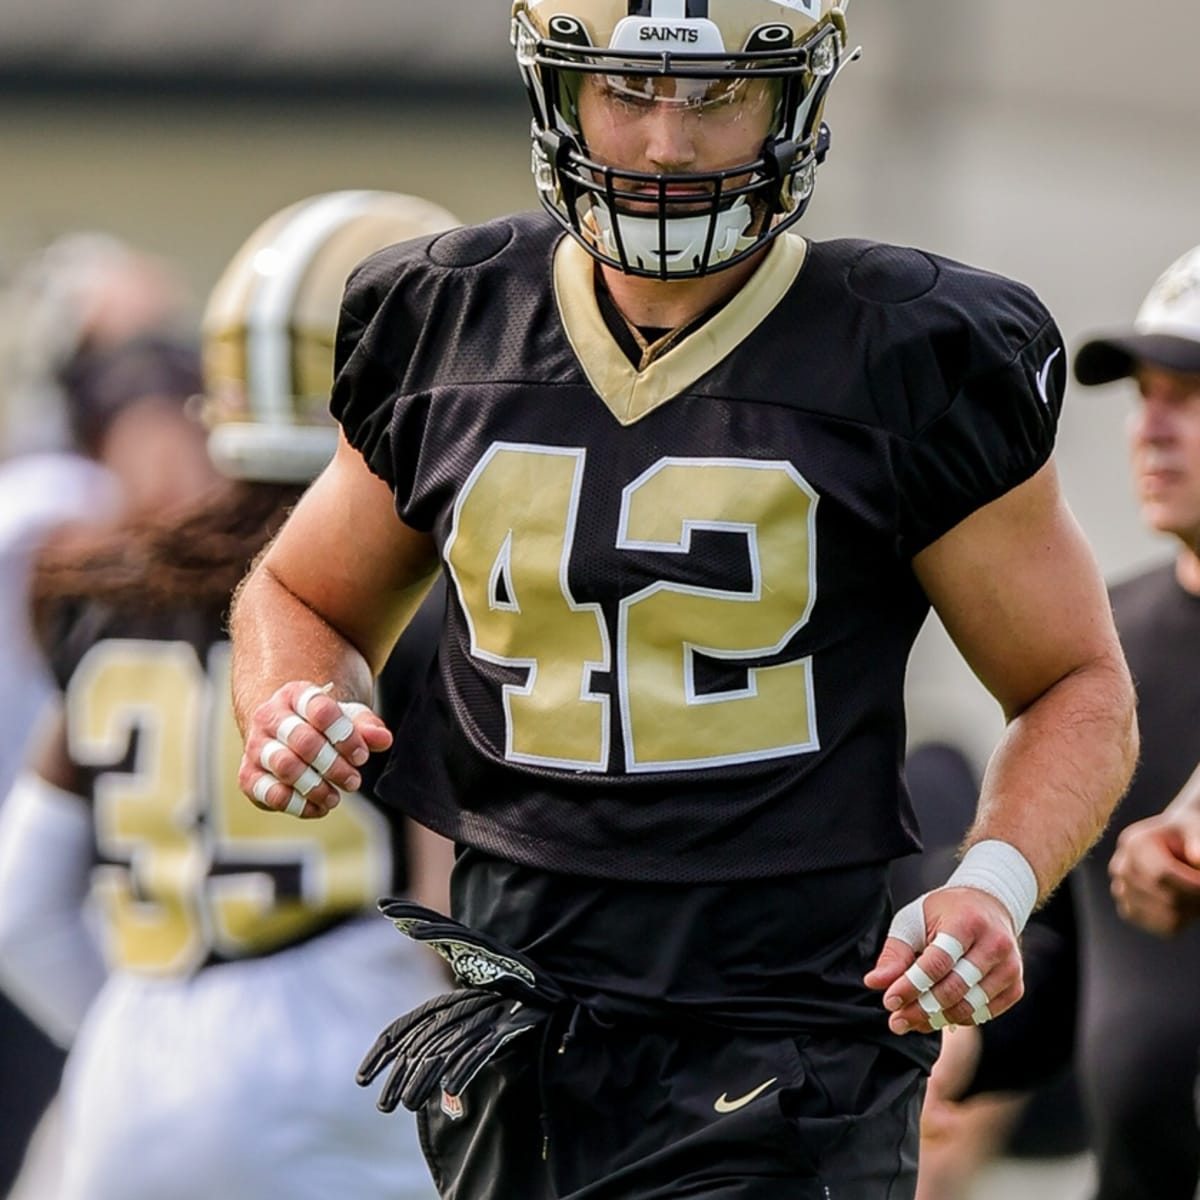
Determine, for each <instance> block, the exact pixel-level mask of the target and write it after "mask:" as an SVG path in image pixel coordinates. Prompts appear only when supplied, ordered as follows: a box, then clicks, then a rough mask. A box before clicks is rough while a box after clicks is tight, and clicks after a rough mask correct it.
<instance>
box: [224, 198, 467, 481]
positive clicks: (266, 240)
mask: <svg viewBox="0 0 1200 1200" xmlns="http://www.w3.org/2000/svg"><path fill="white" fill-rule="evenodd" d="M458 224H460V222H459V221H458V220H457V218H455V217H453V216H451V214H450V213H448V212H447V211H446V210H445V209H443V208H441V207H439V206H438V205H436V204H432V203H430V202H429V201H427V200H422V199H420V198H418V197H416V196H406V195H400V194H398V193H394V192H378V191H345V192H330V193H327V194H324V195H320V196H314V197H311V198H310V199H307V200H302V201H300V202H299V203H297V204H293V205H290V206H289V207H287V208H285V209H283V210H282V211H281V212H278V213H276V214H275V215H274V216H272V217H269V218H268V219H267V220H266V221H265V222H263V224H262V225H260V226H259V227H258V229H256V230H255V231H254V233H252V234H251V235H250V238H249V240H248V241H247V242H246V243H245V244H244V245H243V246H242V248H241V249H240V250H239V251H238V252H237V254H236V255H234V257H233V260H232V261H231V262H230V263H229V265H228V266H227V267H226V268H225V271H224V273H223V274H222V275H221V278H220V279H219V280H218V281H217V285H216V287H214V288H213V291H212V294H211V295H210V296H209V299H208V304H207V306H206V308H205V312H204V319H203V323H202V334H203V343H204V344H203V351H204V382H205V421H206V423H207V425H208V427H209V431H210V432H209V441H208V446H209V454H210V455H211V457H212V459H213V462H214V463H215V464H216V465H217V467H218V469H219V470H220V471H221V472H222V473H223V474H225V475H227V476H229V477H230V478H233V479H247V480H257V481H260V482H265V483H307V482H308V481H310V480H312V479H315V478H316V476H317V475H319V474H320V472H321V471H322V469H323V468H324V467H325V465H326V464H327V463H328V462H329V460H330V459H331V458H332V457H333V452H334V449H335V447H336V445H337V427H336V425H335V424H334V421H333V418H332V417H331V416H330V414H329V392H330V389H331V388H332V386H333V355H334V339H335V335H336V333H337V322H338V313H339V310H340V307H341V300H342V291H343V289H344V287H345V284H346V279H347V277H348V276H349V275H350V272H351V271H352V270H353V269H354V268H355V267H356V266H357V265H358V264H359V263H360V262H362V260H363V259H364V258H367V257H368V256H369V255H371V254H373V253H374V252H375V251H377V250H382V249H384V248H385V247H386V246H390V245H393V244H394V243H396V242H402V241H406V240H407V239H409V238H415V237H421V236H422V235H425V234H432V233H440V232H442V231H443V230H446V229H451V228H454V227H455V226H457V225H458Z"/></svg>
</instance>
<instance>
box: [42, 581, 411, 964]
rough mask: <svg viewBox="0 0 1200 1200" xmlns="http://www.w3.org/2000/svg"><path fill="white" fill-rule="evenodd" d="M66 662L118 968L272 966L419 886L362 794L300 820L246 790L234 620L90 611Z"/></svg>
mask: <svg viewBox="0 0 1200 1200" xmlns="http://www.w3.org/2000/svg"><path fill="white" fill-rule="evenodd" d="M66 619H67V618H66V616H64V620H66ZM53 658H54V662H53V666H54V670H55V673H56V675H57V677H58V680H59V683H60V686H61V687H62V691H63V697H64V715H65V722H66V724H65V730H66V737H67V750H68V754H69V757H70V760H71V763H72V765H73V767H74V769H75V773H76V786H75V790H77V791H78V792H79V793H80V794H81V795H82V796H84V797H85V798H86V799H87V800H88V801H89V803H90V804H91V807H92V812H93V823H94V831H95V843H96V855H97V865H96V867H95V868H94V871H93V876H92V889H91V890H92V897H93V899H94V901H95V907H96V912H97V916H98V918H99V926H100V931H101V933H102V935H103V941H104V946H105V951H106V954H107V957H108V959H109V961H110V962H111V963H112V964H113V965H114V966H118V967H120V968H123V969H126V970H130V971H136V972H140V973H146V974H159V975H181V974H186V973H189V972H191V971H194V970H195V969H197V968H199V967H203V966H206V965H208V964H210V963H214V962H221V961H227V960H232V959H243V958H253V957H258V956H261V955H264V954H268V953H271V952H273V951H276V950H279V949H282V948H284V947H286V946H290V945H294V944H296V943H297V942H300V941H303V940H305V939H307V938H309V937H311V936H313V935H314V934H318V933H320V932H322V931H323V930H325V929H328V928H330V927H331V926H333V925H336V924H338V923H340V922H341V921H343V920H345V919H347V918H349V917H354V916H358V915H360V914H362V913H363V912H364V911H368V910H369V911H373V910H374V905H375V901H376V898H377V897H378V896H379V895H381V894H384V893H393V892H395V891H397V890H399V889H402V888H403V886H404V882H405V860H404V842H403V826H402V823H401V822H400V821H399V820H398V819H397V818H396V816H395V814H389V813H385V812H382V811H380V810H379V809H377V808H376V807H375V806H373V805H372V804H370V803H368V802H367V800H366V799H364V798H363V797H362V796H346V797H345V798H344V800H343V802H342V804H340V805H339V806H338V808H337V809H336V810H335V811H334V812H333V813H331V814H330V816H329V817H327V818H325V819H324V820H321V821H297V820H294V819H291V818H287V817H281V816H280V815H279V814H277V813H265V812H262V811H260V810H259V809H257V808H255V807H254V806H253V805H252V804H251V803H250V802H249V801H248V800H247V799H246V797H245V796H244V795H243V794H242V793H241V791H240V789H239V787H238V779H237V775H238V765H239V762H240V759H241V755H242V739H241V735H240V734H239V732H238V730H237V726H236V724H235V723H234V718H233V710H232V705H231V703H230V699H229V697H230V683H229V667H230V646H229V643H228V641H227V640H226V639H225V637H224V634H223V632H222V629H221V621H220V617H219V615H217V614H205V613H201V612H174V613H159V614H158V615H152V614H137V615H133V614H122V613H119V612H115V611H112V610H110V609H108V608H106V607H102V606H100V605H98V604H89V605H86V606H84V607H83V608H82V610H81V611H79V612H77V613H75V614H74V615H73V616H71V617H70V619H69V624H68V628H67V632H66V633H65V636H63V637H61V638H59V639H57V641H56V650H55V652H54V655H53Z"/></svg>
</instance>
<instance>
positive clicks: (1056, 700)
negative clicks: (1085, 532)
mask: <svg viewBox="0 0 1200 1200" xmlns="http://www.w3.org/2000/svg"><path fill="white" fill-rule="evenodd" d="M846 37H847V33H846V17H845V10H844V6H843V5H842V4H841V3H838V2H835V0H517V3H516V5H515V8H514V14H513V40H514V44H515V47H516V54H517V60H518V63H519V64H520V69H521V72H522V74H523V77H524V80H525V83H526V85H527V87H528V90H529V95H530V99H531V101H532V105H533V113H534V119H533V146H534V173H535V178H536V183H537V187H538V191H539V195H540V198H541V201H542V207H543V210H544V211H543V212H541V213H537V214H534V215H521V216H513V217H506V218H504V219H501V220H496V221H493V222H491V223H490V224H486V225H483V226H481V227H478V228H470V229H464V230H460V231H457V232H453V233H449V234H446V235H442V236H437V237H432V238H426V239H423V240H421V241H418V242H414V243H410V244H409V245H406V246H402V247H399V248H396V249H393V250H391V251H388V252H386V253H384V254H382V255H377V256H376V257H375V258H373V259H372V260H371V261H370V262H369V263H367V264H366V265H364V266H363V267H362V268H361V269H360V270H358V271H357V272H356V273H355V274H354V276H353V277H352V278H351V280H350V283H349V286H348V289H347V293H346V297H345V302H344V307H343V314H342V321H341V325H340V329H339V335H338V347H337V363H338V371H337V380H336V383H335V385H334V391H333V397H332V408H333V411H334V413H335V415H336V417H337V419H338V421H339V423H340V425H341V428H342V433H343V435H344V436H343V439H342V441H341V442H340V444H339V447H338V451H337V454H336V456H335V459H334V462H333V464H332V465H331V467H330V468H329V469H328V470H327V471H326V472H325V473H324V474H323V475H322V476H321V478H320V479H319V480H318V481H317V483H316V484H315V486H314V488H313V489H312V490H311V491H310V492H309V493H308V494H307V495H306V496H305V498H304V499H303V501H302V502H301V503H300V505H299V506H298V507H297V508H296V510H295V512H294V513H293V514H292V516H291V518H290V519H289V521H288V522H287V524H286V526H285V527H284V529H283V531H282V533H281V535H280V537H279V538H278V539H277V541H276V542H275V543H274V544H273V546H272V548H271V549H270V551H269V552H268V553H267V555H266V556H265V557H264V558H263V559H262V561H261V562H260V563H259V565H258V568H257V570H256V571H255V572H254V573H253V575H252V576H251V577H250V579H249V581H248V583H247V584H246V586H245V588H244V589H243V590H242V592H241V595H240V601H239V603H238V605H237V606H236V607H235V612H234V624H233V629H234V655H235V660H234V694H235V707H236V709H237V712H238V715H239V719H240V721H241V722H242V727H243V730H244V733H245V735H246V754H245V756H244V758H243V762H242V768H241V781H242V786H243V789H244V790H245V791H246V792H247V794H248V795H251V796H252V797H253V798H254V800H255V801H256V803H258V804H259V805H260V806H263V807H267V808H271V809H276V810H283V809H287V810H290V811H292V812H299V813H301V814H302V815H303V816H304V817H305V818H307V819H316V818H320V817H323V816H325V815H326V814H327V813H328V812H329V811H330V809H331V808H332V807H333V805H334V804H335V802H336V801H337V797H338V790H337V789H339V788H345V787H347V786H350V785H352V783H353V781H354V780H355V778H356V775H357V771H358V764H359V763H360V762H361V761H362V760H363V759H364V758H365V756H366V755H367V753H368V751H370V750H373V749H382V748H384V747H387V746H389V745H390V746H391V758H390V765H389V770H388V774H387V776H386V777H385V779H384V781H383V782H382V784H381V787H382V788H383V789H384V791H385V792H388V793H389V794H390V795H391V796H392V797H394V799H395V800H396V802H397V803H400V804H402V805H404V806H405V807H406V809H407V811H409V812H410V813H411V814H412V815H413V816H414V817H415V818H416V819H417V820H418V821H420V822H422V823H424V824H426V825H428V826H429V827H430V828H432V829H435V830H437V831H439V832H441V833H443V834H445V835H446V836H448V837H451V838H453V839H455V841H456V842H457V843H458V844H459V846H460V850H459V853H458V858H457V862H456V866H455V876H454V886H453V903H454V913H455V917H456V918H457V920H455V921H447V920H444V919H440V918H438V917H437V916H436V915H434V914H430V913H426V912H422V911H421V910H420V909H418V908H416V907H414V906H412V905H411V904H406V903H404V902H402V901H397V902H393V903H389V904H386V905H385V909H386V911H387V913H388V915H390V916H391V917H392V919H393V920H394V921H395V923H396V924H397V926H398V927H399V928H400V929H401V931H402V932H404V933H406V934H408V935H409V936H411V937H413V938H415V939H416V940H419V941H423V942H427V943H429V944H430V945H432V946H434V947H435V948H437V949H438V950H440V951H441V952H442V953H443V954H444V955H445V956H446V957H447V958H448V959H449V960H450V961H451V962H452V963H453V964H454V968H455V972H456V975H457V976H458V978H459V980H460V982H462V983H464V984H465V985H467V986H466V987H465V988H463V989H461V990H460V991H458V992H455V993H450V994H449V995H447V996H445V997H442V998H439V999H437V1000H435V1001H432V1002H430V1003H429V1004H428V1005H425V1006H422V1007H421V1008H419V1009H417V1010H415V1011H414V1012H412V1013H409V1014H407V1015H405V1016H403V1017H401V1018H399V1019H398V1020H397V1021H396V1022H394V1023H393V1025H391V1026H390V1027H388V1028H387V1029H386V1030H385V1031H384V1033H383V1034H382V1035H381V1037H380V1038H379V1040H378V1041H377V1043H376V1045H375V1047H374V1048H373V1049H372V1050H371V1052H370V1053H369V1054H368V1056H367V1058H366V1060H365V1061H364V1064H363V1067H362V1070H361V1076H362V1079H363V1080H364V1082H370V1081H371V1080H372V1079H374V1078H375V1077H377V1076H378V1075H380V1074H381V1073H384V1072H386V1073H387V1080H386V1082H385V1084H384V1085H383V1091H382V1093H381V1096H380V1103H381V1104H382V1106H383V1107H385V1108H388V1107H394V1106H396V1105H397V1104H404V1105H405V1106H406V1107H409V1108H411V1109H414V1110H416V1111H417V1112H418V1113H419V1121H420V1123H421V1126H422V1128H423V1130H424V1137H423V1144H424V1147H425V1149H426V1153H427V1156H428V1158H429V1161H430V1164H431V1167H432V1170H433V1174H434V1177H435V1180H436V1181H437V1184H438V1187H439V1190H440V1192H441V1194H442V1195H443V1196H444V1197H448V1198H451V1197H452V1198H454V1200H466V1198H467V1197H470V1198H471V1200H480V1198H486V1200H491V1198H495V1200H501V1198H504V1200H510V1198H511V1197H514V1196H520V1197H522V1200H526V1198H542V1197H547V1198H548V1197H571V1198H572V1200H601V1198H609V1197H612V1198H617V1197H621V1198H628V1197H637V1198H638V1200H658V1198H659V1197H663V1198H665V1197H668V1196H669V1197H679V1196H689V1197H697V1198H698V1197H705V1198H709V1200H717V1197H721V1198H722V1200H734V1198H735V1197H736V1198H738V1200H750V1198H756V1200H757V1198H759V1197H772V1198H774V1197H778V1196H781V1195H783V1196H788V1197H791V1198H808V1197H813V1198H815V1197H828V1196H841V1197H872V1198H877V1197H881V1196H884V1195H889V1196H892V1197H899V1196H910V1195H911V1194H912V1188H913V1182H914V1177H915V1150H916V1132H917V1121H916V1114H917V1111H918V1109H919V1106H920V1102H921V1095H922V1089H923V1080H924V1076H925V1072H926V1070H927V1068H928V1065H929V1062H930V1059H931V1057H932V1054H933V1051H934V1048H935V1047H934V1046H933V1045H931V1041H932V1039H929V1038H926V1037H923V1036H920V1035H921V1034H924V1033H927V1032H928V1031H929V1030H930V1029H931V1028H943V1027H945V1026H946V1025H947V1024H971V1023H979V1022H982V1021H986V1020H988V1019H989V1018H990V1017H992V1016H998V1015H1000V1014H1001V1013H1003V1012H1004V1011H1005V1010H1006V1009H1008V1008H1009V1007H1011V1006H1012V1005H1013V1004H1014V1003H1016V1001H1017V1000H1018V999H1019V997H1020V994H1021V966H1020V955H1019V950H1018V945H1017V938H1018V935H1019V934H1020V931H1021V928H1022V926H1023V924H1024V922H1025V920H1026V918H1027V917H1028V915H1029V913H1030V911H1031V910H1032V909H1033V907H1034V906H1035V905H1036V904H1037V903H1038V902H1039V901H1040V900H1041V899H1042V898H1043V897H1045V896H1046V895H1047V894H1048V893H1049V892H1050V891H1051V890H1052V889H1053V888H1054V887H1055V885H1056V884H1057V882H1058V881H1059V879H1060V878H1061V876H1062V874H1063V873H1064V872H1065V871H1066V870H1067V868H1068V867H1069V866H1070V865H1071V863H1072V862H1074V861H1075V859H1076V857H1077V856H1078V855H1079V854H1080V853H1081V852H1082V851H1083V849H1084V848H1085V847H1086V846H1087V845H1088V844H1089V843H1090V842H1091V840H1092V839H1093V838H1094V837H1095V836H1096V833H1097V831H1098V830H1099V829H1100V828H1101V826H1102V825H1103V823H1104V821H1105V819H1106V817H1107V815H1108V813H1109V811H1110V810H1111V808H1112V806H1113V804H1114V802H1115V800H1116V798H1117V796H1118V795H1119V794H1120V793H1121V791H1122V789H1123V788H1124V786H1125V784H1126V781H1127V779H1128V776H1129V772H1130V768H1131V764H1132V761H1133V757H1134V753H1135V742H1136V734H1135V732H1134V722H1133V716H1132V691H1131V686H1130V681H1129V677H1128V673H1127V671H1126V668H1125V665H1124V662H1123V660H1122V658H1121V654H1120V651H1119V649H1118V647H1117V644H1116V639H1115V636H1114V633H1113V629H1112V623H1111V620H1110V617H1109V614H1108V608H1107V604H1106V600H1105V595H1104V589H1103V585H1102V583H1101V581H1100V579H1099V577H1098V574H1097V570H1096V566H1095V563H1094V561H1093V557H1092V555H1091V553H1090V550H1089V548H1088V546H1087V545H1086V543H1085V542H1084V540H1083V537H1082V535H1081V533H1080V531H1079V530H1078V528H1077V526H1076V525H1075V523H1074V521H1073V519H1072V517H1071V515H1070V513H1069V512H1068V510H1067V507H1066V505H1065V503H1064V501H1063V499H1062V497H1061V495H1060V492H1059V488H1058V484H1057V481H1056V476H1055V471H1054V467H1053V465H1052V462H1051V451H1052V447H1053V440H1054V431H1055V425H1056V420H1057V416H1058V411H1059V406H1060V402H1061V396H1062V390H1063V384H1064V362H1063V348H1062V342H1061V340H1060V337H1059V334H1058V331H1057V329H1056V328H1055V325H1054V322H1053V321H1052V319H1051V318H1050V316H1049V315H1048V314H1047V312H1046V310H1045V309H1044V308H1043V306H1042V305H1041V304H1040V303H1039V301H1038V300H1037V298H1036V297H1035V296H1034V295H1033V294H1032V293H1031V292H1030V291H1029V289H1027V288H1025V287H1023V286H1021V285H1019V284H1017V283H1013V282H1011V281H1009V280H1007V279H1003V278H1000V277H997V276H994V275H991V274H988V273H986V272H983V271H980V270H977V269H974V268H971V267H967V266H964V265H962V264H959V263H955V262H952V261H949V260H947V259H944V258H941V257H939V256H937V255H934V254H928V253H924V252H921V251H917V250H907V249H901V248H898V247H893V246H885V245H878V244H874V243H870V242H865V241H835V242H825V243H818V242H813V241H810V240H807V239H805V238H803V237H802V236H800V235H799V234H798V233H797V232H796V231H795V226H796V223H797V221H798V219H799V218H800V216H801V215H802V213H803V212H804V209H805V205H806V204H807V202H808V199H809V196H810V194H811V192H812V188H813V184H814V180H815V175H816V171H817V167H818V164H819V163H820V161H821V159H822V158H823V157H824V155H825V152H826V149H827V146H828V142H829V138H828V133H827V131H826V129H825V126H824V123H823V112H824V107H825V101H826V99H827V94H828V90H829V87H830V85H831V83H832V81H833V80H834V78H835V77H836V76H837V74H838V72H839V71H840V69H841V67H842V66H843V64H844V63H846V62H847V61H848V60H849V58H850V57H851V52H850V51H849V49H848V43H847V41H846ZM439 565H440V566H443V567H444V569H445V572H446V575H447V578H448V580H449V585H450V586H449V593H450V602H449V606H448V609H447V612H446V620H445V627H444V633H443V642H442V649H443V653H442V655H441V656H440V659H439V664H440V667H439V673H438V676H437V679H436V685H435V687H434V688H433V689H430V691H428V692H426V693H423V694H422V695H420V696H419V697H417V698H416V700H415V703H414V705H413V707H412V708H411V709H410V711H409V712H408V714H407V716H406V719H405V720H404V721H403V722H402V723H401V724H400V725H399V726H397V727H394V728H391V729H389V728H388V726H387V724H386V723H385V722H384V721H382V720H380V719H379V717H378V716H377V715H375V714H373V713H371V712H369V711H366V712H364V711H362V710H355V715H354V717H353V721H352V726H353V727H352V728H351V725H350V724H348V723H347V721H346V720H345V712H344V709H343V707H342V705H344V704H347V703H364V702H368V701H369V700H370V695H371V677H372V674H373V672H374V671H375V670H376V669H377V668H378V666H379V665H380V664H381V662H382V661H383V658H384V654H385V651H386V648H387V646H388V645H389V644H390V642H391V640H392V638H393V637H394V630H395V627H396V625H397V623H398V622H401V621H402V620H403V618H404V613H405V610H406V609H407V608H408V607H409V605H410V598H409V597H410V593H411V592H412V591H413V589H414V588H418V587H419V586H420V584H421V581H422V580H423V579H424V578H425V577H426V576H427V575H428V574H429V573H430V572H432V571H434V570H436V569H437V568H438V566H439ZM931 605H932V606H933V607H934V608H936V610H937V611H938V613H939V614H940V616H941V618H942V620H943V621H944V622H945V623H946V625H947V626H948V628H949V629H950V630H951V632H952V633H953V635H954V637H955V639H956V641H957V643H958V645H959V647H960V648H961V650H962V652H963V654H964V655H965V656H966V657H967V659H968V660H969V661H970V663H971V664H972V666H973V667H974V668H975V670H976V671H977V672H978V673H979V675H980V676H981V677H982V678H983V679H984V680H985V682H986V683H987V684H988V686H989V687H990V689H991V690H992V692H993V693H994V694H995V696H996V698H997V700H998V701H999V703H1000V704H1002V705H1003V707H1004V710H1005V712H1006V714H1007V716H1008V719H1009V724H1008V731H1007V735H1006V737H1005V738H1004V740H1003V743H1002V745H1001V746H1000V748H999V750H998V752H997V754H996V756H995V758H994V760H993V761H992V763H991V767H990V770H989V772H988V776H987V782H986V785H985V787H984V793H983V797H982V800H981V804H980V810H979V814H978V817H977V819H976V821H975V823H974V825H973V827H972V830H971V833H970V836H969V839H968V848H967V850H966V853H965V855H964V857H963V860H962V862H961V863H960V864H959V865H958V867H957V868H956V869H955V870H954V872H953V873H952V875H951V877H950V879H949V880H948V881H947V883H946V885H945V886H943V887H940V888H937V889H934V890H933V891H931V892H929V893H928V894H926V895H925V896H923V897H921V898H919V899H917V900H915V901H913V902H912V903H911V904H910V905H907V906H905V907H904V908H903V909H902V910H901V911H900V912H899V913H897V914H895V915H894V916H893V914H892V913H891V912H890V904H889V900H888V894H887V887H886V872H887V864H888V862H889V861H890V860H891V859H894V858H896V857H898V856H901V855H904V854H907V853H910V852H911V851H913V850H914V849H915V848H916V847H917V846H918V844H919V843H918V839H917V832H916V828H915V823H914V820H913V817H912V813H911V809H910V805H909V802H908V799H907V797H906V795H905V791H904V785H903V778H902V774H903V773H902V769H901V754H902V748H903V745H904V714H903V707H902V695H901V688H902V681H903V676H904V668H905V662H906V659H907V657H908V653H909V649H910V647H911V644H912V641H913V638H914V636H915V634H916V632H917V630H918V628H919V626H920V625H921V623H922V621H923V620H924V619H925V617H926V615H927V613H928V611H929V608H930V606H931ZM297 719H299V722H300V723H299V724H297ZM279 742H283V743H286V745H287V747H288V749H287V751H285V752H277V751H275V749H274V745H275V744H276V743H279ZM314 773H315V774H317V775H319V776H320V777H321V782H320V783H315V782H314V779H313V774H314ZM301 783H302V785H303V786H297V785H298V784H301ZM864 977H865V978H864ZM910 1034H911V1035H917V1036H904V1035H910Z"/></svg>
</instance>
